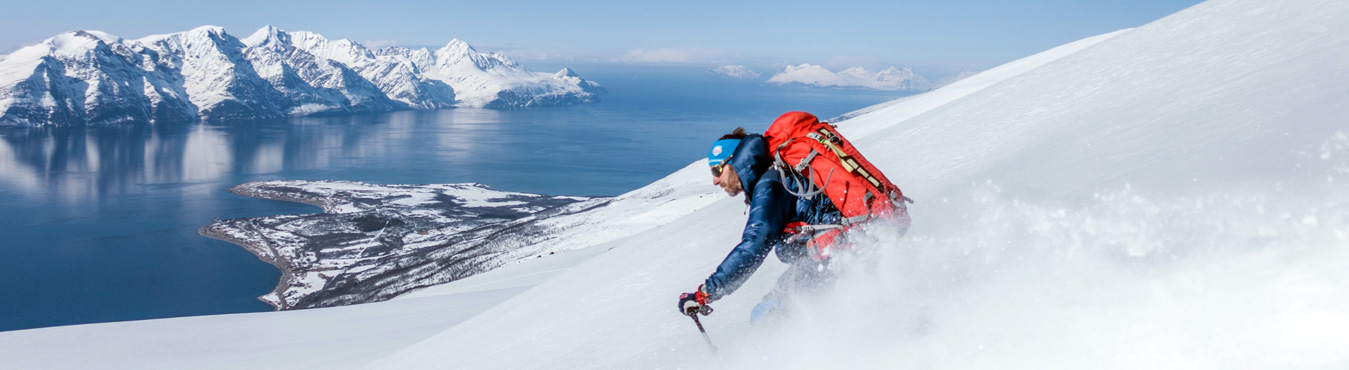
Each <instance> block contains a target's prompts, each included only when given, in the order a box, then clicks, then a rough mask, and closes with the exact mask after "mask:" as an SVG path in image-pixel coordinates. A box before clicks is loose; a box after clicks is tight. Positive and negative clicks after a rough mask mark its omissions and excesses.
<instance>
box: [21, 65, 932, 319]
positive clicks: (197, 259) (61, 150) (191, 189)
mask: <svg viewBox="0 0 1349 370" xmlns="http://www.w3.org/2000/svg"><path fill="white" fill-rule="evenodd" d="M573 68H574V69H576V70H578V72H580V73H581V74H582V75H583V76H585V77H586V78H587V79H591V80H594V81H597V82H599V83H601V84H602V85H603V86H604V87H605V88H606V89H608V91H609V92H608V94H606V95H603V96H602V97H601V99H602V101H601V102H599V103H596V104H587V105H579V106H569V107H546V108H532V109H520V110H490V109H449V110H439V111H421V112H395V113H387V114H369V115H353V116H341V117H317V118H294V119H287V120H268V121H242V122H211V123H192V124H179V125H136V124H132V125H121V126H114V127H86V128H5V129H0V210H3V211H4V216H3V217H0V281H3V283H0V331H6V330H18V329H27V328H37V327H46V326H56V325H71V324H83V323H96V322H109V321H125V320H139V319H153V318H164V317H177V316H192V315H207V314H223V313H239V312H256V311H266V310H270V309H271V307H270V306H268V305H266V304H264V303H262V302H261V301H258V300H257V299H256V297H257V296H259V295H262V294H264V293H267V292H268V291H270V290H271V289H272V288H273V287H274V286H275V284H276V281H277V279H278V278H279V276H280V273H279V272H278V271H277V270H276V269H275V268H274V267H272V266H271V265H268V264H266V263H264V262H262V261H260V260H258V259H257V257H255V256H253V255H252V254H250V253H248V252H247V251H245V250H244V249H243V248H240V247H238V246H235V245H232V244H229V243H225V242H221V241H216V240H211V239H207V238H204V237H201V236H200V235H198V234H197V229H198V228H200V227H202V226H205V225H207V224H209V223H210V222H211V220H212V219H214V218H239V217H257V216H266V215H276V214H289V213H310V212H316V211H318V209H317V208H314V207H310V206H306V205H301V204H294V203H286V202H278V201H268V200H260V199H252V198H246V197H241V196H236V195H233V194H230V193H227V192H226V191H225V189H227V188H229V187H230V186H233V185H236V184H240V183H244V182H248V181H256V180H272V179H310V180H319V179H322V180H352V181H365V182H371V183H383V184H431V183H458V182H478V183H483V184H487V185H490V186H492V187H494V188H497V189H501V190H510V191H524V192H534V193H544V194H558V195H603V196H609V195H618V194H622V193H624V192H626V191H629V190H632V189H636V188H638V187H641V186H643V185H645V184H648V183H650V182H652V181H655V180H657V179H659V178H661V177H663V176H665V175H666V174H669V173H671V172H673V171H675V170H677V169H679V168H682V167H683V166H685V165H687V164H688V163H690V162H692V161H694V160H697V159H699V158H701V157H702V156H703V155H705V154H706V150H707V145H708V144H709V143H710V142H711V141H712V140H713V139H716V138H717V137H719V136H720V135H721V134H724V133H726V132H729V131H730V130H731V129H734V128H735V127H737V126H743V127H745V128H747V129H750V130H751V131H762V130H763V129H765V128H766V127H767V125H768V123H770V122H771V121H772V119H773V118H775V117H777V115H779V114H781V113H783V112H785V111H789V110H804V111H808V112H812V113H815V114H817V115H819V116H820V117H821V118H828V117H832V116H836V115H839V114H843V113H846V112H849V111H852V110H855V109H859V108H863V107H866V106H869V105H872V104H876V103H880V102H883V101H887V100H891V99H894V98H898V97H901V96H904V95H906V93H899V92H881V91H870V90H838V89H814V88H801V87H781V86H772V85H764V84H762V83H761V82H757V81H737V80H728V79H720V78H715V77H711V76H707V75H706V74H705V73H704V72H703V70H702V69H699V68H672V67H643V66H614V65H608V66H591V67H589V68H586V67H576V66H573ZM708 186H712V185H710V183H709V185H708Z"/></svg>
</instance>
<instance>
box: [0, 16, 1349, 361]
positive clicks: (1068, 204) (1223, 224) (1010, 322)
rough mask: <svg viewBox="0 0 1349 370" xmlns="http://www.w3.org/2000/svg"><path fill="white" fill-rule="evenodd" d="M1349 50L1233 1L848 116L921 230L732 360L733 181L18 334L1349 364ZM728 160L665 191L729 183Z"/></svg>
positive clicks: (41, 349)
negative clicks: (350, 297)
mask: <svg viewBox="0 0 1349 370" xmlns="http://www.w3.org/2000/svg"><path fill="white" fill-rule="evenodd" d="M1345 60H1349V4H1346V3H1344V2H1341V1H1332V0H1290V1H1282V2H1268V1H1258V0H1212V1H1208V2H1205V3H1203V4H1200V5H1197V6H1195V7H1192V8H1190V9H1187V10H1184V11H1181V12H1179V13H1177V14H1175V15H1172V16H1169V17H1166V18H1163V19H1161V20H1158V21H1155V22H1153V23H1150V24H1147V25H1144V26H1141V27H1138V28H1135V29H1129V30H1123V31H1119V32H1115V33H1111V34H1107V35H1101V36H1097V37H1092V38H1088V39H1084V40H1081V41H1078V42H1075V43H1071V44H1067V45H1064V46H1061V47H1058V48H1055V49H1051V50H1048V51H1046V52H1043V53H1040V54H1038V55H1034V56H1031V57H1027V58H1024V59H1021V60H1018V61H1015V62H1012V63H1009V64H1006V65H1003V66H1001V67H998V68H994V69H991V70H988V71H985V72H982V73H980V74H978V75H975V76H971V77H969V78H966V79H964V80H961V81H959V82H956V83H953V84H951V85H949V86H946V87H944V88H941V89H937V90H934V91H931V92H928V93H925V94H922V95H917V96H913V97H908V98H905V99H901V100H899V101H896V102H892V103H887V104H884V105H882V106H878V107H873V108H871V109H868V110H867V111H865V112H863V113H859V114H856V115H851V118H850V119H847V120H843V121H840V122H839V125H840V130H841V131H842V133H843V134H844V135H846V136H848V137H850V138H852V139H853V141H854V143H855V144H856V145H857V146H859V148H860V149H861V150H862V151H863V153H865V154H866V155H867V157H868V159H870V160H871V161H872V162H875V163H876V164H877V165H878V166H879V167H880V168H881V169H883V170H884V171H885V172H886V174H887V176H888V177H890V178H891V179H892V180H894V181H895V182H896V183H897V184H899V185H900V186H901V187H902V188H904V190H905V193H906V195H909V196H910V197H913V198H915V199H916V200H917V203H916V204H914V205H912V206H910V212H911V213H912V215H913V217H914V224H913V228H912V229H911V230H910V232H909V234H908V235H907V236H905V237H903V238H898V237H895V236H894V235H893V234H892V233H890V232H888V231H887V230H884V229H871V230H868V233H867V234H864V235H856V236H855V237H856V240H858V245H857V247H858V249H859V253H858V255H854V256H842V257H841V260H839V261H838V262H837V263H836V264H835V266H836V267H837V268H839V269H840V271H841V272H842V274H843V275H842V277H841V278H840V281H839V282H838V283H837V286H836V287H835V288H834V289H833V290H832V291H831V292H829V293H826V294H824V295H822V296H816V297H810V298H809V299H806V300H803V301H801V302H798V303H797V304H794V305H793V306H792V307H791V309H792V314H791V315H790V316H789V317H788V319H787V320H784V321H782V322H778V323H773V324H769V325H761V326H757V327H750V326H749V325H748V323H747V312H748V310H749V308H750V307H752V306H753V305H754V304H756V303H758V301H759V299H760V297H761V296H762V294H763V293H765V292H766V291H767V290H768V289H769V287H770V286H771V284H772V282H773V280H774V279H775V278H776V275H777V273H778V272H780V271H782V269H783V266H782V265H781V264H780V263H776V262H773V261H771V258H770V262H768V263H766V264H765V266H764V267H763V268H761V269H760V271H759V272H758V273H757V274H756V276H755V277H754V278H753V279H752V280H751V281H750V282H749V283H748V284H747V285H746V286H744V287H743V288H741V290H740V291H739V292H737V293H736V294H734V295H732V296H730V297H728V298H726V299H724V300H722V301H718V302H716V303H715V304H714V306H715V307H716V309H717V311H716V313H713V314H712V315H711V316H708V317H705V318H703V320H702V323H703V324H704V325H705V326H706V327H707V330H708V334H709V335H710V338H711V339H712V340H713V341H714V342H715V343H716V344H717V345H718V346H719V347H720V355H713V354H712V353H711V352H710V351H709V350H708V348H707V345H706V344H705V343H704V342H703V338H702V337H701V336H700V335H699V334H698V332H697V329H696V328H694V327H693V323H692V322H690V321H689V319H688V318H686V317H683V316H680V315H679V314H677V313H675V307H674V303H675V298H676V297H677V295H678V294H679V293H680V292H684V291H689V290H691V289H693V288H694V287H696V286H697V284H698V283H700V282H701V281H702V279H704V278H705V277H706V276H707V274H709V273H710V272H711V271H712V269H713V268H714V267H715V266H716V264H717V263H718V262H720V260H721V258H722V257H723V256H724V255H725V253H726V252H727V251H729V249H730V248H731V246H732V245H733V244H734V243H735V242H736V241H737V240H738V239H739V233H740V230H741V226H742V222H743V220H744V215H743V211H744V206H743V203H741V201H740V200H739V199H728V198H724V197H723V198H720V199H719V200H716V201H712V202H707V203H705V204H704V203H697V202H693V203H688V204H687V206H686V207H680V208H679V209H677V210H670V212H667V213H663V214H662V215H663V216H667V217H663V218H659V219H660V220H661V221H654V220H657V219H658V218H656V217H651V216H644V215H647V214H648V213H647V212H645V211H643V210H644V209H653V208H654V207H656V206H657V205H658V204H663V203H662V202H660V201H659V200H658V199H653V202H646V203H644V202H633V203H630V204H628V205H627V206H624V207H623V208H624V209H623V211H625V212H626V213H623V214H622V215H621V216H619V217H620V218H619V219H604V220H601V221H597V222H626V223H629V224H642V225H643V226H642V228H644V230H642V231H639V232H635V233H628V232H625V234H626V235H628V236H626V237H623V238H620V239H616V240H605V239H606V238H603V237H599V238H596V239H592V240H591V241H593V242H594V243H583V244H585V245H587V246H586V247H583V248H577V249H571V250H569V251H567V252H561V253H557V254H556V255H554V256H549V257H544V258H537V259H533V260H529V261H528V262H524V263H518V264H514V265H511V266H507V267H503V268H500V269H497V270H493V271H491V272H487V273H484V274H481V275H477V276H473V277H470V278H467V279H463V280H460V281H457V282H454V283H450V284H446V285H441V286H437V287H432V288H428V289H424V290H421V291H418V292H414V293H412V294H409V295H406V296H404V297H400V298H398V299H395V300H392V301H388V302H381V303H374V304H366V305H356V306H347V307H336V308H327V309H315V310H303V311H289V312H278V313H258V314H239V315H222V316H207V317H194V318H179V319H165V320H150V321H143V322H125V323H107V324H95V325H82V326H70V327H57V328H46V329H35V330H24V331H15V332H6V333H0V348H5V349H6V350H5V351H3V352H0V361H3V363H5V364H7V365H8V366H16V367H17V368H94V367H96V368H231V369H237V368H276V367H288V368H370V369H406V368H447V367H448V368H472V369H521V368H544V369H570V368H623V369H629V368H732V369H745V368H762V369H776V368H884V369H891V368H941V369H991V368H997V369H1007V368H1015V369H1021V368H1026V369H1032V368H1033V369H1045V368H1053V369H1083V368H1090V369H1139V368H1176V369H1234V368H1252V369H1338V368H1345V367H1346V366H1349V353H1347V352H1345V351H1344V348H1346V347H1349V272H1346V271H1349V269H1346V268H1345V264H1346V262H1345V261H1349V235H1346V233H1347V231H1346V230H1349V187H1346V186H1344V184H1343V183H1344V182H1345V181H1346V178H1349V70H1346V69H1345V68H1343V65H1344V64H1343V63H1344V61H1345ZM705 172H706V171H705V170H703V169H700V168H699V163H694V164H692V165H690V166H689V167H688V168H686V169H684V170H681V171H679V172H676V173H674V174H672V175H670V176H669V177H667V178H666V179H663V180H661V182H660V184H661V185H660V186H663V187H668V186H671V185H681V186H687V187H688V188H689V189H687V190H679V191H674V192H670V193H668V194H664V196H668V198H667V199H669V200H671V201H679V200H686V199H698V198H699V197H707V196H709V195H712V194H714V193H712V192H711V191H709V190H714V188H713V189H708V188H711V187H712V186H711V185H710V184H708V183H709V181H707V180H708V179H707V174H706V173H705ZM674 188H675V189H683V188H682V187H674ZM644 191H649V189H645V188H644V189H639V190H636V191H635V192H644ZM681 191H682V192H685V193H681ZM610 211H611V212H612V211H613V210H610ZM671 213H675V216H676V217H668V216H670V215H671ZM680 213H682V214H683V216H682V217H679V215H678V214H680ZM591 230H593V231H594V232H593V233H589V234H585V235H589V236H591V237H596V236H603V235H604V234H606V232H605V231H604V229H602V228H599V227H595V228H593V229H591ZM629 230H630V229H629Z"/></svg>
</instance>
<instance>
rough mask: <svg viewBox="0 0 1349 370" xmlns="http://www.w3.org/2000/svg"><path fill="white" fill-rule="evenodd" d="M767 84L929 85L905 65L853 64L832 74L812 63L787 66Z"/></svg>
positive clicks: (915, 88)
mask: <svg viewBox="0 0 1349 370" xmlns="http://www.w3.org/2000/svg"><path fill="white" fill-rule="evenodd" d="M768 82H769V83H775V84H779V85H789V84H802V85H810V86H821V87H861V88H868V89H877V90H896V91H923V90H927V89H930V88H932V83H930V82H928V81H927V79H925V78H923V76H920V75H918V74H917V73H914V72H913V70H912V69H909V68H908V67H905V68H904V69H899V68H895V67H890V68H887V69H885V70H883V71H880V72H871V71H868V70H867V69H866V68H862V67H852V68H848V69H846V70H843V71H842V72H838V73H834V72H831V71H830V70H829V69H827V68H824V67H822V66H819V65H815V64H801V65H795V66H791V65H789V66H787V67H785V68H783V69H782V72H778V74H775V75H773V77H769V78H768Z"/></svg>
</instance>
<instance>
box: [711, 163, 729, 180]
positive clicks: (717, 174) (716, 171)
mask: <svg viewBox="0 0 1349 370" xmlns="http://www.w3.org/2000/svg"><path fill="white" fill-rule="evenodd" d="M730 165H731V164H730V163H722V164H720V165H716V166H712V177H721V172H722V170H721V169H723V168H726V166H730Z"/></svg>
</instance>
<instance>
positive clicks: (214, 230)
mask: <svg viewBox="0 0 1349 370" xmlns="http://www.w3.org/2000/svg"><path fill="white" fill-rule="evenodd" d="M223 225H225V224H224V223H220V222H217V223H213V224H211V225H207V226H203V227H202V228H200V229H197V233H198V234H200V235H201V236H204V237H207V238H210V239H215V240H219V241H223V242H226V243H230V244H234V245H237V246H239V247H241V248H243V249H244V250H246V251H248V252H249V253H252V254H253V255H254V256H257V257H258V259H259V260H261V261H262V262H266V263H267V264H270V265H272V266H274V267H276V269H277V270H280V271H281V278H280V279H277V282H276V287H274V288H272V291H271V292H269V293H267V294H264V295H261V296H258V297H255V299H257V300H259V301H262V302H264V303H267V304H268V305H271V306H272V310H273V311H284V310H286V309H288V308H289V307H287V306H286V304H285V300H281V299H276V301H275V302H273V301H271V300H268V299H266V298H265V297H280V296H281V292H282V291H284V290H285V288H286V287H287V286H289V285H290V283H291V282H293V281H295V273H294V271H293V270H291V268H290V266H289V265H287V264H286V263H285V262H282V261H280V260H279V259H278V258H276V255H277V253H276V249H274V248H272V247H271V246H267V248H266V252H267V253H266V254H264V253H262V252H261V251H262V250H263V249H262V248H259V247H258V246H255V245H253V244H252V243H250V242H246V241H243V240H239V239H237V238H234V237H231V236H229V234H228V233H226V232H224V231H221V230H219V228H220V227H223ZM264 255H265V256H266V257H264Z"/></svg>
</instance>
